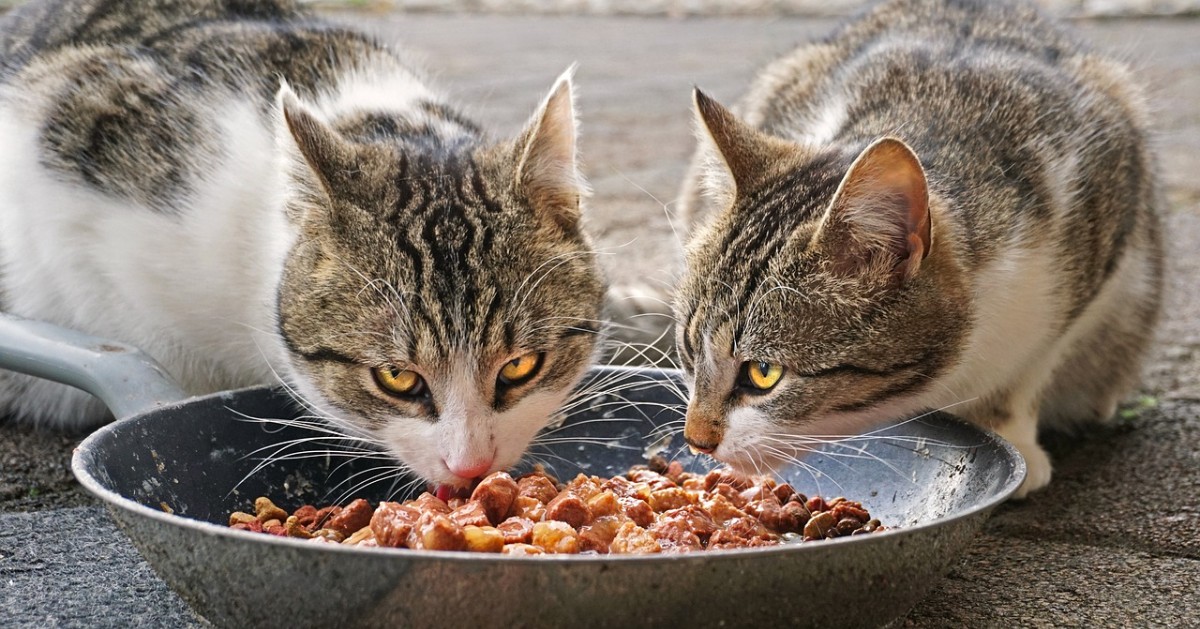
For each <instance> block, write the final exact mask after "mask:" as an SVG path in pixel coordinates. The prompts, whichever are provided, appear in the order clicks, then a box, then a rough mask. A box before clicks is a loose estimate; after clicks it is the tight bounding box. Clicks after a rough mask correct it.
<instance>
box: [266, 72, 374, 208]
mask: <svg viewBox="0 0 1200 629" xmlns="http://www.w3.org/2000/svg"><path fill="white" fill-rule="evenodd" d="M276 103H277V109H278V114H279V119H280V121H281V124H280V125H279V126H280V129H279V131H278V132H277V134H278V136H279V138H278V142H279V145H280V146H281V147H282V148H283V150H284V152H285V153H286V157H287V158H288V161H289V162H291V163H290V164H289V168H290V174H291V176H292V179H293V180H294V181H296V183H299V184H300V185H301V186H302V187H304V188H306V190H305V192H307V193H308V194H309V195H312V196H314V197H321V196H324V198H325V199H326V200H327V201H336V200H338V199H341V198H346V197H347V196H349V195H350V194H351V192H352V190H351V189H350V188H351V182H352V178H353V176H354V174H355V173H357V172H358V170H359V168H360V166H359V155H358V151H357V150H356V147H355V145H354V144H353V143H351V142H347V141H346V140H345V139H344V138H342V137H341V136H340V135H338V133H337V131H334V130H333V129H332V128H331V127H330V126H329V125H327V124H325V122H323V121H322V120H321V119H320V118H319V117H317V114H315V113H314V112H312V111H311V110H309V109H308V108H307V107H306V106H305V105H304V104H303V103H301V102H300V99H299V98H297V97H296V95H295V93H293V92H292V90H291V88H290V87H289V86H288V84H287V83H286V82H284V83H283V84H282V86H281V87H280V88H279V93H278V95H277V96H276Z"/></svg>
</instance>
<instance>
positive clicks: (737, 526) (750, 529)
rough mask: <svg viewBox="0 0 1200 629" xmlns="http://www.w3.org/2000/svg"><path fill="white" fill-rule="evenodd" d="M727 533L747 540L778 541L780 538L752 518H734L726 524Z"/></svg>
mask: <svg viewBox="0 0 1200 629" xmlns="http://www.w3.org/2000/svg"><path fill="white" fill-rule="evenodd" d="M725 531H726V532H728V533H731V534H733V535H736V536H738V537H740V538H742V539H745V540H751V539H768V540H773V539H778V538H779V536H778V535H775V534H774V533H772V532H771V531H769V530H767V527H765V526H763V523H762V522H759V521H758V520H757V519H755V518H752V517H749V516H747V517H744V518H734V519H732V520H730V521H728V522H726V523H725Z"/></svg>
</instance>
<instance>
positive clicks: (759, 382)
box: [742, 362, 783, 391]
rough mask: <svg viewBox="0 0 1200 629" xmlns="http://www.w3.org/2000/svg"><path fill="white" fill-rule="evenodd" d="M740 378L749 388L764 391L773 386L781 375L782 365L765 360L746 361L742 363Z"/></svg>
mask: <svg viewBox="0 0 1200 629" xmlns="http://www.w3.org/2000/svg"><path fill="white" fill-rule="evenodd" d="M742 372H743V373H744V374H745V376H744V377H743V378H742V380H743V382H744V384H745V385H747V386H749V387H750V388H754V389H758V390H760V391H766V390H768V389H770V388H771V387H773V386H775V384H776V383H778V382H779V379H780V378H782V377H783V365H777V364H775V363H766V362H747V363H743V364H742Z"/></svg>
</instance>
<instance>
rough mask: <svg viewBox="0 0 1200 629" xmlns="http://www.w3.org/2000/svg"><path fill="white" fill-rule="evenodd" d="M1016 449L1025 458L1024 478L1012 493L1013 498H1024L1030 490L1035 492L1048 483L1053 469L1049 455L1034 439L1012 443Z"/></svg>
mask: <svg viewBox="0 0 1200 629" xmlns="http://www.w3.org/2000/svg"><path fill="white" fill-rule="evenodd" d="M1013 445H1014V446H1016V448H1017V451H1018V452H1020V453H1021V456H1022V457H1024V458H1025V480H1024V481H1023V482H1022V483H1021V486H1020V487H1018V488H1017V491H1016V492H1015V493H1014V494H1013V495H1012V497H1013V499H1014V500H1024V499H1025V498H1027V497H1028V496H1029V494H1030V493H1031V492H1035V491H1037V490H1039V489H1042V488H1044V487H1045V486H1046V485H1049V484H1050V475H1051V472H1052V471H1053V469H1052V466H1051V465H1050V455H1048V454H1046V451H1045V450H1043V449H1042V446H1040V445H1038V443H1037V442H1036V441H1034V442H1028V443H1014V444H1013Z"/></svg>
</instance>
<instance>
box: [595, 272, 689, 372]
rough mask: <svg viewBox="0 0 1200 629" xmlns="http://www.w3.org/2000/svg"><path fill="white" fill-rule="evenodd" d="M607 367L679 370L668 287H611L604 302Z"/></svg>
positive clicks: (636, 285)
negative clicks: (634, 366) (646, 366)
mask: <svg viewBox="0 0 1200 629" xmlns="http://www.w3.org/2000/svg"><path fill="white" fill-rule="evenodd" d="M604 311H605V316H604V318H605V321H606V323H607V326H606V327H607V332H606V334H605V337H606V339H607V342H606V348H605V358H606V361H605V362H606V363H607V364H610V365H651V366H656V367H676V366H677V364H678V361H676V359H675V316H674V313H673V312H672V309H671V293H670V291H669V290H667V288H666V287H665V286H655V285H651V284H647V283H643V282H633V283H627V284H616V285H613V286H610V287H609V289H608V292H607V294H605V298H604Z"/></svg>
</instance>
